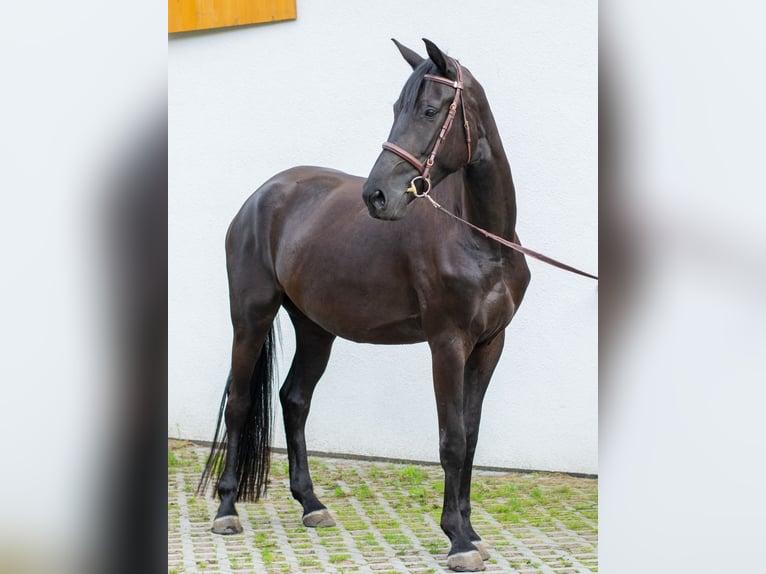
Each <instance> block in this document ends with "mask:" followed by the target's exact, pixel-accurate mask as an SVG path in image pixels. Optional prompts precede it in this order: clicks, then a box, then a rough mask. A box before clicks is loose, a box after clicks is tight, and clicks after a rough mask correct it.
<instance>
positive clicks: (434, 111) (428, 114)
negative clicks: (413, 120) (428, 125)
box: [425, 106, 439, 118]
mask: <svg viewBox="0 0 766 574" xmlns="http://www.w3.org/2000/svg"><path fill="white" fill-rule="evenodd" d="M438 112H439V110H437V109H436V108H432V107H430V106H429V107H427V108H426V111H425V115H426V117H427V118H432V117H434V116H435V115H436V114H437V113H438Z"/></svg>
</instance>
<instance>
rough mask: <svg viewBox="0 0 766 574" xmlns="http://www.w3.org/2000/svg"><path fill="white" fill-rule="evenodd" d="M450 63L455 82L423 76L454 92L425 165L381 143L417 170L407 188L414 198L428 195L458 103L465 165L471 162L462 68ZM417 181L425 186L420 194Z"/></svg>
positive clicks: (387, 144)
mask: <svg viewBox="0 0 766 574" xmlns="http://www.w3.org/2000/svg"><path fill="white" fill-rule="evenodd" d="M452 61H453V62H454V63H455V67H456V68H457V80H450V79H449V78H445V77H442V76H434V75H432V74H425V75H424V76H423V79H424V80H430V81H432V82H437V83H439V84H444V85H445V86H449V87H451V88H454V90H455V97H454V99H453V100H452V103H451V104H450V107H449V112H448V113H447V118H446V119H445V120H444V124H443V125H442V128H441V131H440V132H439V137H438V138H436V143H434V147H433V149H432V150H431V153H430V154H429V155H428V158H427V159H426V161H425V163H421V161H420V160H419V159H418V158H416V157H415V156H414V155H412V154H411V153H410V152H408V151H407V150H405V149H403V148H401V147H399V146H398V145H396V144H395V143H392V142H389V141H387V142H384V143H383V149H384V150H387V151H390V152H392V153H394V154H396V155H398V156H399V157H400V158H402V159H404V160H405V161H407V162H408V163H410V164H411V165H412V166H413V167H414V168H415V169H416V170H418V173H419V174H420V175H418V176H415V177H414V178H413V179H412V181H411V182H410V187H409V188H407V191H408V192H409V193H413V194H415V196H416V197H423V196H425V195H428V193H429V192H430V191H431V168H432V167H433V165H434V161H435V160H436V154H437V153H438V152H439V148H440V147H441V146H442V144H443V143H444V140H445V139H446V137H447V134H448V133H449V131H450V129H452V123H453V121H454V119H455V115H456V114H457V105H458V102H460V105H461V107H462V110H463V126H464V127H465V143H466V147H467V148H468V160H467V161H466V163H470V161H471V126H470V125H469V123H468V116H467V115H466V113H465V98H464V97H462V96H463V89H464V86H463V68H462V67H461V66H460V62H458V61H457V60H455V59H453V60H452ZM419 179H420V180H423V182H424V183H425V184H426V188H425V190H424V191H422V192H418V190H417V188H416V187H415V182H416V181H417V180H419Z"/></svg>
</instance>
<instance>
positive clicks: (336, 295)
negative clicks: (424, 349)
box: [285, 277, 425, 345]
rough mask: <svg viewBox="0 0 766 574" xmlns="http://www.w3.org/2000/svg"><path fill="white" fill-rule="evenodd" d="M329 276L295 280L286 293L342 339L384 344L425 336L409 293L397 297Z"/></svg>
mask: <svg viewBox="0 0 766 574" xmlns="http://www.w3.org/2000/svg"><path fill="white" fill-rule="evenodd" d="M328 279H331V278H329V277H326V278H324V280H317V281H311V280H310V279H307V280H305V281H296V282H293V283H292V284H291V285H290V287H288V288H286V289H285V294H286V295H287V296H288V297H289V299H290V301H291V302H292V303H293V304H294V305H295V306H296V307H297V308H298V309H299V310H300V311H301V313H303V314H304V315H306V316H307V317H308V318H309V319H311V320H312V321H313V322H315V323H316V324H317V325H319V326H320V327H322V328H323V329H324V330H326V331H328V332H330V333H332V334H334V335H336V336H338V337H341V338H343V339H348V340H350V341H355V342H358V343H376V344H384V345H385V344H391V345H397V344H408V343H417V342H420V341H424V340H425V335H424V334H423V330H422V326H421V320H420V314H419V313H418V311H417V303H416V302H415V303H414V304H407V299H408V298H407V297H404V298H401V299H398V300H395V298H393V297H391V296H390V293H388V294H385V295H381V294H380V293H376V289H374V288H370V287H366V288H365V287H362V286H360V285H359V284H358V283H352V284H348V283H345V282H343V281H342V280H338V281H335V280H328Z"/></svg>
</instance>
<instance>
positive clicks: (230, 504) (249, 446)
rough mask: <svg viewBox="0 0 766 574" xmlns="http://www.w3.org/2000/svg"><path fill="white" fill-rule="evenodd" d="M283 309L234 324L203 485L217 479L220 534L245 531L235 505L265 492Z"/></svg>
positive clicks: (271, 308) (251, 315)
mask: <svg viewBox="0 0 766 574" xmlns="http://www.w3.org/2000/svg"><path fill="white" fill-rule="evenodd" d="M278 308H279V304H278V302H277V303H276V305H274V304H272V305H269V307H268V308H265V307H259V309H258V312H252V313H248V314H247V316H245V317H243V318H242V319H240V318H239V317H237V318H236V319H235V320H234V342H233V345H232V360H231V373H230V375H229V379H228V381H227V385H226V391H225V393H224V398H223V400H222V404H221V412H220V414H219V423H218V425H219V428H218V429H217V430H216V440H214V444H213V447H212V448H211V456H210V457H208V461H207V464H206V467H205V470H204V472H203V478H202V481H201V482H200V489H202V490H204V488H205V487H206V485H207V483H208V481H209V480H210V479H211V477H212V476H213V475H214V474H217V476H218V478H217V484H216V489H217V491H218V496H219V498H220V505H219V507H218V511H217V512H216V515H215V519H214V520H213V527H212V531H213V532H214V533H216V534H236V533H239V532H241V531H242V526H241V524H240V522H239V518H238V514H237V510H236V507H235V502H236V501H237V500H245V501H256V500H258V499H259V498H260V496H261V495H262V494H263V493H264V492H265V490H266V485H267V480H268V473H269V466H270V455H271V419H272V415H271V412H272V411H271V409H272V407H271V389H272V388H273V378H274V350H275V349H274V347H275V340H274V339H275V336H274V326H273V321H274V318H275V317H276V312H277V310H278ZM253 311H255V310H254V309H253ZM220 415H224V418H225V424H226V430H225V432H224V433H223V436H222V438H221V440H220V441H219V440H217V439H218V437H219V435H220V434H221V432H220V431H221V429H220V423H221V421H220V418H221V416H220ZM222 463H223V464H222ZM221 466H223V469H222V470H221Z"/></svg>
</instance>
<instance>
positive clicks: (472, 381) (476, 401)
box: [459, 331, 505, 560]
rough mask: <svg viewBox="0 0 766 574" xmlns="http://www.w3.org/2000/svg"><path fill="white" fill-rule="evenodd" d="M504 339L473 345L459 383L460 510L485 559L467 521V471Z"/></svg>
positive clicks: (484, 555) (485, 556)
mask: <svg viewBox="0 0 766 574" xmlns="http://www.w3.org/2000/svg"><path fill="white" fill-rule="evenodd" d="M504 343H505V331H502V332H501V333H500V334H498V335H496V336H495V337H494V338H493V339H491V340H490V341H488V342H485V343H482V344H480V345H477V346H476V347H475V348H474V350H473V352H472V353H471V354H470V356H469V357H468V361H467V362H466V365H465V371H464V383H463V424H464V425H465V434H466V453H465V461H464V463H463V472H462V475H461V477H460V478H461V482H460V495H459V497H460V514H461V515H462V517H463V524H464V528H465V530H466V532H467V533H468V537H469V538H470V540H471V542H473V544H474V546H476V548H477V549H478V550H479V553H480V554H481V557H482V558H483V559H484V560H488V559H489V551H488V550H487V547H486V545H485V544H484V543H483V542H482V540H481V537H480V536H479V535H478V534H477V533H476V531H475V530H474V529H473V526H472V525H471V474H472V471H473V457H474V454H475V453H476V443H477V442H478V439H479V423H480V421H481V408H482V404H483V402H484V395H485V394H486V392H487V387H488V386H489V381H490V379H491V378H492V373H494V372H495V367H496V366H497V362H498V361H499V360H500V354H501V353H502V351H503V344H504Z"/></svg>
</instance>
